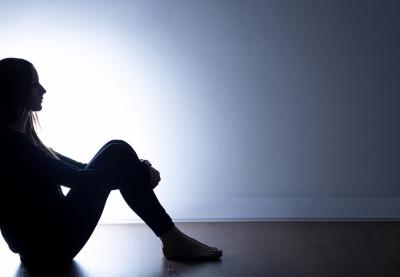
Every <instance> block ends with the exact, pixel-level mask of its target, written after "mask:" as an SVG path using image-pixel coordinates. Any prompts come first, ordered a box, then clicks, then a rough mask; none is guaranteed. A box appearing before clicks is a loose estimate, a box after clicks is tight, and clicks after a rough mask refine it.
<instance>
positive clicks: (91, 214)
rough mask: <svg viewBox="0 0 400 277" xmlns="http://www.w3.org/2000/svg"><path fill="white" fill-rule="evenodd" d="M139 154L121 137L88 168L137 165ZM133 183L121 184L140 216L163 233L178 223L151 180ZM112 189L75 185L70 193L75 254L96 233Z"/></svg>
mask: <svg viewBox="0 0 400 277" xmlns="http://www.w3.org/2000/svg"><path fill="white" fill-rule="evenodd" d="M138 163H139V158H138V156H137V154H136V152H135V151H134V150H133V148H132V147H131V146H130V145H129V144H127V143H125V142H123V141H120V140H113V141H110V142H108V143H107V144H105V145H104V146H103V147H102V148H101V149H100V150H99V151H98V152H97V154H96V155H95V156H94V158H93V159H92V160H91V161H90V162H89V163H88V166H87V168H110V167H119V166H124V167H126V166H132V167H134V166H136V165H137V164H138ZM130 183H131V185H130V186H124V187H122V186H121V188H120V191H121V194H122V196H123V198H124V199H125V201H126V202H127V204H128V205H129V206H130V207H131V208H132V210H133V211H135V212H136V213H137V214H138V216H139V217H140V218H141V219H142V220H143V221H144V222H145V223H146V224H147V225H148V226H149V227H150V228H151V229H152V230H153V232H154V233H155V234H156V235H157V236H161V235H162V234H164V233H165V232H166V231H168V230H169V229H171V228H172V227H173V226H174V223H173V222H172V219H171V218H170V217H169V215H168V214H167V213H166V211H165V210H164V208H163V207H162V206H161V204H160V202H159V201H158V199H157V197H156V195H155V194H154V192H153V190H152V189H151V187H150V186H148V185H147V184H139V183H137V182H136V181H135V180H131V182H130ZM109 193H110V191H109V190H107V189H105V187H99V188H98V189H96V190H95V191H92V190H89V189H88V188H85V187H82V188H72V189H71V190H70V191H69V192H68V194H67V196H66V208H67V210H68V213H67V214H68V217H69V220H68V221H69V223H70V226H72V228H71V229H70V230H69V231H71V232H72V241H73V242H72V245H71V246H72V248H73V249H72V257H74V256H75V255H76V254H78V253H79V251H80V250H81V249H82V248H83V246H84V245H85V244H86V242H87V241H88V240H89V238H90V236H91V234H92V233H93V231H94V229H95V227H96V225H97V223H98V221H99V219H100V217H101V214H102V212H103V209H104V206H105V203H106V201H107V198H108V195H109Z"/></svg>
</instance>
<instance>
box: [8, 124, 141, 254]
mask: <svg viewBox="0 0 400 277" xmlns="http://www.w3.org/2000/svg"><path fill="white" fill-rule="evenodd" d="M56 154H57V156H58V157H59V158H60V159H61V160H57V159H56V158H54V157H52V156H50V155H49V154H47V153H46V152H45V151H43V150H42V149H40V148H38V147H36V146H35V145H34V144H33V143H32V142H31V141H30V140H29V138H28V137H27V136H26V135H25V134H23V133H20V132H18V131H16V130H13V129H10V128H7V127H3V126H0V229H1V233H2V235H3V237H4V239H5V240H6V242H7V243H8V246H9V248H10V249H11V250H12V251H13V252H14V253H21V251H24V249H26V248H27V247H28V245H30V244H29V243H30V242H31V241H32V239H33V240H35V238H32V236H35V235H37V234H38V232H35V230H39V229H40V226H49V225H50V226H51V225H54V224H56V225H57V224H58V223H57V222H58V221H57V220H60V218H61V216H60V215H62V214H63V209H64V208H63V207H64V206H63V204H64V203H65V196H64V195H63V193H62V191H61V189H60V185H63V186H66V187H70V188H72V189H73V188H74V187H81V186H103V187H104V186H106V185H107V187H108V188H109V189H110V190H112V189H117V188H119V187H120V186H121V185H124V184H128V183H129V181H128V180H132V179H130V178H136V179H135V180H138V179H139V181H140V180H142V181H143V182H148V181H149V179H148V178H149V173H148V172H149V171H148V166H147V165H146V164H145V163H141V162H139V161H138V166H137V167H135V168H132V167H130V168H107V169H104V168H102V169H88V168H86V165H87V164H84V163H80V162H77V161H74V160H73V159H71V158H68V157H66V156H63V155H61V154H60V153H57V152H56ZM46 228H47V229H48V227H46ZM42 231H43V230H42ZM42 231H40V232H42ZM42 233H43V232H42Z"/></svg>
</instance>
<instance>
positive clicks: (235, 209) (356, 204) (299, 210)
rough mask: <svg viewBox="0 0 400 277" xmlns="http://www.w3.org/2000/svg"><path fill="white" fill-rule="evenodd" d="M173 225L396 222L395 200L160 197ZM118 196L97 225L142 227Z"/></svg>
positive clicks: (399, 208)
mask: <svg viewBox="0 0 400 277" xmlns="http://www.w3.org/2000/svg"><path fill="white" fill-rule="evenodd" d="M159 200H160V202H161V204H162V205H163V206H164V207H165V209H166V211H167V212H168V214H169V215H170V216H171V217H172V219H173V220H174V221H175V222H227V221H287V220H290V221H304V220H318V221H319V220H322V221H326V220H329V221H332V220H341V221H342V220H397V219H400V199H399V198H263V197H260V198H256V197H247V198H234V197H212V198H209V197H162V196H159ZM142 222H143V221H142V220H141V219H140V218H139V217H138V216H137V215H136V214H135V213H134V212H132V211H131V210H130V209H129V207H128V206H127V205H126V204H125V202H124V201H123V199H122V197H121V196H120V195H119V194H115V193H114V194H113V193H112V194H111V195H110V197H109V200H108V202H107V205H106V208H105V210H104V212H103V215H102V217H101V219H100V222H99V223H100V224H116V223H142Z"/></svg>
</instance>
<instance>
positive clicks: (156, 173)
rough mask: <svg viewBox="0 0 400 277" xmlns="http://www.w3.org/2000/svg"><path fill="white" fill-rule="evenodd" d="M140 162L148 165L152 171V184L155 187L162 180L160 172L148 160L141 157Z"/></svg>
mask: <svg viewBox="0 0 400 277" xmlns="http://www.w3.org/2000/svg"><path fill="white" fill-rule="evenodd" d="M140 162H143V163H145V164H147V165H148V167H149V171H150V186H151V188H152V189H154V188H155V187H156V186H157V185H158V183H159V182H160V181H161V177H160V172H159V171H158V170H157V169H155V168H154V167H152V166H151V163H150V162H149V161H148V160H143V159H140Z"/></svg>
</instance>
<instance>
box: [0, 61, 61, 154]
mask: <svg viewBox="0 0 400 277" xmlns="http://www.w3.org/2000/svg"><path fill="white" fill-rule="evenodd" d="M32 73H33V65H32V63H30V62H29V61H27V60H24V59H20V58H5V59H2V60H0V98H1V102H0V124H2V125H7V124H13V123H15V122H16V121H17V120H18V118H20V117H21V116H22V115H23V114H24V113H28V120H27V123H26V128H25V132H26V134H27V136H28V138H29V139H30V140H31V141H32V143H33V144H35V145H36V146H37V147H39V148H40V149H42V150H43V151H44V152H45V153H46V154H48V155H50V156H52V157H54V158H56V159H59V158H58V157H57V155H56V154H55V153H54V151H52V150H51V149H50V148H49V147H47V146H46V145H44V143H43V142H42V141H41V140H40V138H39V137H38V135H37V133H36V130H37V128H38V127H40V122H39V118H38V116H37V113H36V112H33V111H31V110H29V107H28V99H29V95H28V93H29V92H30V87H31V84H32Z"/></svg>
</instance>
